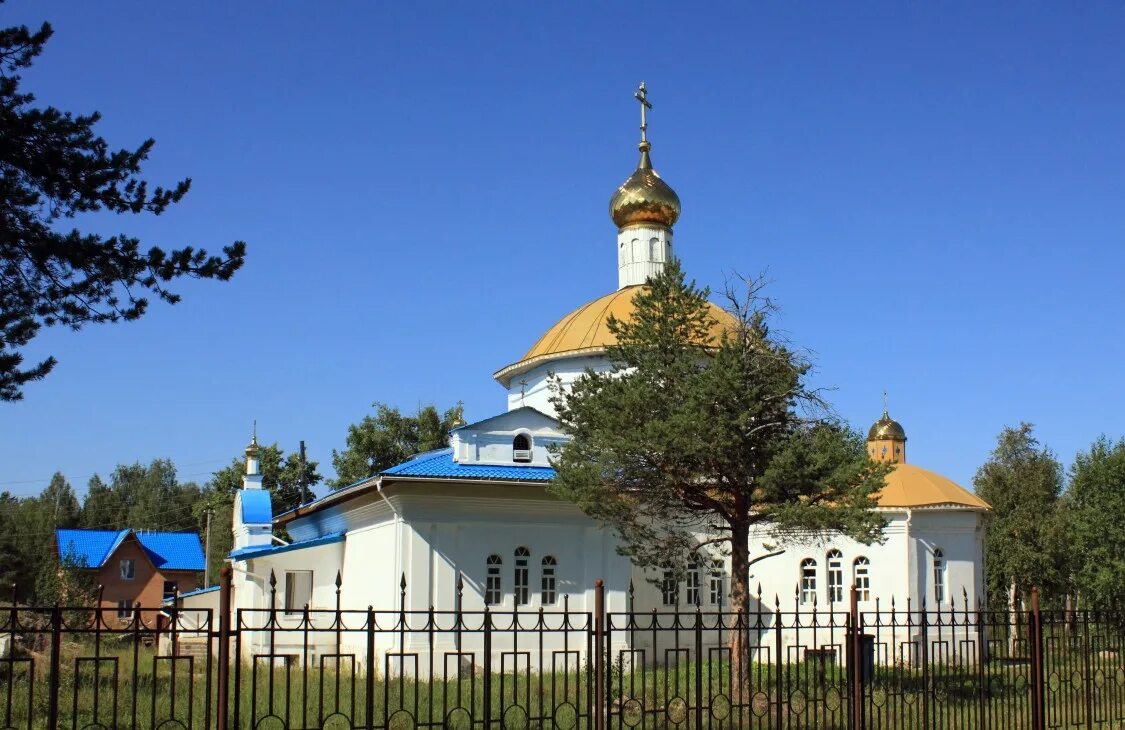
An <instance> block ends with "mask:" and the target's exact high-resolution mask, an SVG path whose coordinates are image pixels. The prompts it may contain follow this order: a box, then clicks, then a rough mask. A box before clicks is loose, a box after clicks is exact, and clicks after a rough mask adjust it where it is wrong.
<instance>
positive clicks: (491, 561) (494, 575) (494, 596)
mask: <svg viewBox="0 0 1125 730" xmlns="http://www.w3.org/2000/svg"><path fill="white" fill-rule="evenodd" d="M503 564H504V561H503V560H501V559H500V556H499V555H489V556H488V560H487V561H485V567H486V568H487V570H486V575H485V578H484V603H485V605H487V606H499V605H500V599H501V594H500V566H501V565H503Z"/></svg>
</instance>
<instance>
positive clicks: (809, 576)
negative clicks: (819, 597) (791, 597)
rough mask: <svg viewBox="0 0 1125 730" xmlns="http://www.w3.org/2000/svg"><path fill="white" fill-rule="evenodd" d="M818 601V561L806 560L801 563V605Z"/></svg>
mask: <svg viewBox="0 0 1125 730" xmlns="http://www.w3.org/2000/svg"><path fill="white" fill-rule="evenodd" d="M815 601H816V561H815V560H813V559H812V558H805V559H804V560H802V561H801V603H814V602H815Z"/></svg>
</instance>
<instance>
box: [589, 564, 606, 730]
mask: <svg viewBox="0 0 1125 730" xmlns="http://www.w3.org/2000/svg"><path fill="white" fill-rule="evenodd" d="M606 649H607V647H606V646H605V582H604V581H602V579H601V578H598V579H597V580H596V581H594V706H593V707H592V708H591V709H592V710H593V711H594V730H604V728H605V703H606V693H605V652H606Z"/></svg>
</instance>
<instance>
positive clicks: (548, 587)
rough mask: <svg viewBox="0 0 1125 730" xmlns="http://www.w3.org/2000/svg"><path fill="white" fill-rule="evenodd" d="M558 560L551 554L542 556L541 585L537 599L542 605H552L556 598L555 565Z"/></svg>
mask: <svg viewBox="0 0 1125 730" xmlns="http://www.w3.org/2000/svg"><path fill="white" fill-rule="evenodd" d="M556 566H558V562H557V561H556V560H555V558H554V557H553V556H551V555H548V556H547V557H545V558H543V586H542V590H541V591H540V594H539V600H540V602H542V604H543V605H544V606H553V605H555V601H556V600H558V591H557V589H556V586H555V567H556Z"/></svg>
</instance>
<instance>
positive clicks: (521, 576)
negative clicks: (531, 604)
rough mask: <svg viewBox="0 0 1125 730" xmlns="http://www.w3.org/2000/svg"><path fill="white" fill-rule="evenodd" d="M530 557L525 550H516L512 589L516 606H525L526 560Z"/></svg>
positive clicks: (526, 594) (526, 586)
mask: <svg viewBox="0 0 1125 730" xmlns="http://www.w3.org/2000/svg"><path fill="white" fill-rule="evenodd" d="M530 556H531V553H530V552H528V550H527V548H519V549H517V550H516V572H515V575H513V576H512V578H513V583H512V585H513V588H514V589H515V593H516V605H517V606H526V605H527V597H528V593H529V591H528V571H527V559H528V558H529V557H530Z"/></svg>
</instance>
